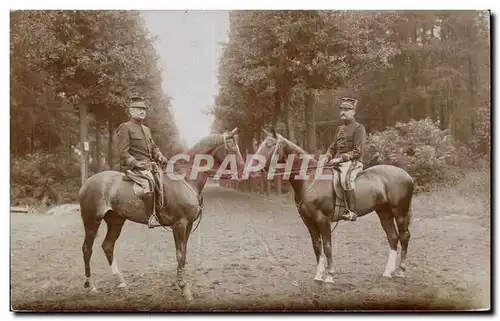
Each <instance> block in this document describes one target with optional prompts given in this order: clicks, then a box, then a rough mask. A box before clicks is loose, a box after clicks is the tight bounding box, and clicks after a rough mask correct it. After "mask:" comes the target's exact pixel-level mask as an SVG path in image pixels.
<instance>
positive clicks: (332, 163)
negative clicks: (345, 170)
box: [328, 158, 342, 165]
mask: <svg viewBox="0 0 500 321" xmlns="http://www.w3.org/2000/svg"><path fill="white" fill-rule="evenodd" d="M340 163H342V158H332V159H331V160H330V161H329V162H328V164H330V165H337V164H340Z"/></svg>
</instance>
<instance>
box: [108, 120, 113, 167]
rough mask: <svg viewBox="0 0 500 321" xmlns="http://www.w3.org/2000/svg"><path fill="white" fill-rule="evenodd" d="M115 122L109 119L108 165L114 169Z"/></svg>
mask: <svg viewBox="0 0 500 321" xmlns="http://www.w3.org/2000/svg"><path fill="white" fill-rule="evenodd" d="M113 137H114V136H113V122H112V121H111V120H108V165H109V169H113Z"/></svg>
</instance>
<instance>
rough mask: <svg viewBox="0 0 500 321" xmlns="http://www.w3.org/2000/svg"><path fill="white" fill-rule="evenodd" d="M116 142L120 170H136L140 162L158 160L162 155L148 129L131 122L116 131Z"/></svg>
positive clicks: (133, 121)
mask: <svg viewBox="0 0 500 321" xmlns="http://www.w3.org/2000/svg"><path fill="white" fill-rule="evenodd" d="M116 141H117V145H118V150H119V152H120V168H121V170H122V171H123V172H125V171H126V170H127V169H131V170H134V169H135V167H136V165H137V163H138V162H140V161H146V162H148V163H150V162H151V161H154V160H158V159H159V158H160V157H161V156H163V155H162V153H161V152H160V149H159V148H158V146H156V143H155V142H154V140H153V137H152V136H151V131H150V129H149V128H148V127H146V126H144V125H142V124H140V123H138V122H137V121H135V120H130V121H128V122H126V123H123V124H121V125H120V126H119V127H118V129H117V130H116Z"/></svg>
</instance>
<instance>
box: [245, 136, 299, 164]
mask: <svg viewBox="0 0 500 321" xmlns="http://www.w3.org/2000/svg"><path fill="white" fill-rule="evenodd" d="M262 131H263V132H264V133H265V134H266V137H265V138H264V140H263V141H262V143H261V144H260V145H259V147H258V148H257V151H256V152H255V154H254V155H255V156H258V157H259V158H261V159H264V160H265V163H264V167H263V168H262V171H263V172H268V171H269V167H270V165H271V161H272V160H273V159H276V163H277V164H283V163H286V162H287V160H288V158H289V156H290V155H292V156H294V162H293V166H292V170H299V169H300V162H301V160H300V158H301V155H303V154H306V152H305V151H304V150H303V149H302V148H300V147H299V146H297V145H296V144H295V143H293V142H291V141H290V140H288V139H287V138H285V137H283V136H282V135H281V134H279V133H278V132H277V131H276V129H275V128H274V127H271V131H270V132H269V131H267V130H265V129H262ZM257 163H258V159H256V158H254V159H253V160H252V166H254V167H256V166H257V165H258V164H257Z"/></svg>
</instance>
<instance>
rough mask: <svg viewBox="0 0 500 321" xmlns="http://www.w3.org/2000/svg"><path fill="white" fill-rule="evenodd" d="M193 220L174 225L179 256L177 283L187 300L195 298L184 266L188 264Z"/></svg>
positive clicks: (176, 249)
mask: <svg viewBox="0 0 500 321" xmlns="http://www.w3.org/2000/svg"><path fill="white" fill-rule="evenodd" d="M192 226H193V223H192V222H186V221H184V220H181V221H178V222H177V223H175V224H174V225H173V227H172V230H173V232H174V233H173V234H174V241H175V251H176V257H177V284H178V285H179V288H180V289H181V291H182V295H183V296H184V298H185V299H186V301H191V300H192V299H193V294H192V292H191V287H190V284H189V282H186V280H185V279H184V267H185V265H186V254H187V242H188V240H189V235H190V233H191V228H192Z"/></svg>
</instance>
